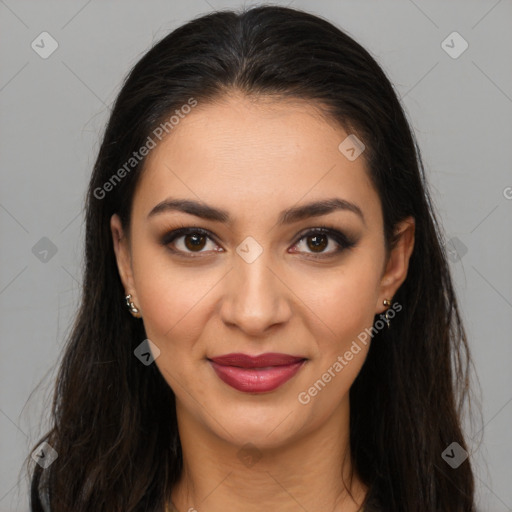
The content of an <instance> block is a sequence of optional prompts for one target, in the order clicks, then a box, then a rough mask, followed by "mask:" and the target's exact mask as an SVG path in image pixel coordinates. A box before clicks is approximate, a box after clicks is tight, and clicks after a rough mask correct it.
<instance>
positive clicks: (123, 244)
mask: <svg viewBox="0 0 512 512" xmlns="http://www.w3.org/2000/svg"><path fill="white" fill-rule="evenodd" d="M110 229H111V231H112V241H113V243H114V252H115V254H116V261H117V269H118V271H119V276H120V277H121V281H122V283H123V286H124V289H125V294H126V295H128V294H130V295H131V296H132V298H131V301H132V302H133V303H134V304H135V305H137V304H138V301H137V293H136V291H135V285H134V279H133V271H132V263H131V252H130V244H129V240H128V237H127V236H126V234H125V233H124V231H123V227H122V224H121V219H120V218H119V215H117V213H115V214H114V215H112V217H111V218H110ZM137 307H138V306H137ZM139 309H140V308H139Z"/></svg>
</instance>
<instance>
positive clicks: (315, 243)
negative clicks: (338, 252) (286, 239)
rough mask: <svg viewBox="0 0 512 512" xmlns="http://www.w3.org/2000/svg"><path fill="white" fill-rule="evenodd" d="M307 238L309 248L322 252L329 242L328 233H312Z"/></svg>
mask: <svg viewBox="0 0 512 512" xmlns="http://www.w3.org/2000/svg"><path fill="white" fill-rule="evenodd" d="M306 239H307V240H308V243H307V246H308V248H309V249H311V250H312V251H313V252H322V251H323V250H324V249H325V248H326V247H327V245H328V244H329V242H328V236H327V235H310V236H308V237H306ZM309 241H311V243H309Z"/></svg>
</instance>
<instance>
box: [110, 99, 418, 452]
mask: <svg viewBox="0 0 512 512" xmlns="http://www.w3.org/2000/svg"><path fill="white" fill-rule="evenodd" d="M347 135H348V134H347V133H345V132H344V131H343V129H342V128H341V127H339V126H337V125H335V124H334V123H332V122H328V121H327V120H326V119H325V118H323V117H322V116H321V115H320V114H319V113H318V111H317V110H315V109H314V108H313V106H311V105H310V104H308V103H305V102H304V103H302V102H295V103H290V102H283V101H280V102H279V103H278V102H272V101H261V100H259V101H256V100H254V99H252V100H249V99H247V98H244V97H242V96H236V95H234V96H232V97H230V98H229V99H225V100H223V101H222V102H218V103H215V104H207V105H206V104H205V105H201V104H199V105H198V106H197V107H196V108H195V109H194V110H193V111H192V112H191V113H190V114H188V115H187V116H186V117H185V118H184V119H182V120H181V121H180V123H179V125H178V126H177V127H175V128H174V130H173V131H172V132H171V134H170V135H169V136H168V137H167V138H166V139H163V141H162V142H161V143H160V144H159V145H158V146H157V147H156V148H155V149H153V150H152V151H151V153H150V154H149V155H148V158H147V160H146V164H145V171H144V174H143V175H142V177H141V180H140V181H139V184H138V187H137V189H136V192H135V196H134V199H133V206H132V221H131V226H130V233H129V237H127V236H125V235H127V234H128V233H123V231H122V228H121V224H120V221H119V218H118V217H117V215H114V216H113V217H112V221H111V227H112V233H113V239H114V246H115V250H116V257H117V262H118V267H119V272H120V276H121V279H122V281H123V284H124V286H125V290H126V292H127V293H131V294H132V300H133V302H134V303H135V304H136V306H137V307H138V309H139V310H140V313H141V315H142V321H143V322H144V327H145V329H146V333H147V337H148V338H149V339H150V340H151V341H152V342H153V343H154V344H155V345H156V346H157V347H158V348H159V350H160V355H159V356H158V357H157V359H156V360H155V364H156V365H157V366H158V368H159V370H160V372H161V373H162V375H163V377H164V378H165V379H166V381H167V382H168V383H169V386H171V388H172V389H173V391H174V393H175V395H176V402H177V411H178V418H179V421H181V424H182V425H183V424H186V423H187V422H188V423H189V424H194V425H195V426H200V428H201V429H203V430H204V431H205V432H209V433H211V434H214V435H215V436H216V437H217V438H220V439H224V440H226V441H227V442H230V443H236V444H240V445H243V444H245V443H247V442H252V443H254V444H256V445H258V446H260V447H264V446H268V447H272V446H278V445H282V444H283V443H286V442H289V441H291V440H293V439H299V438H300V437H301V436H305V435H307V434H308V432H311V431H312V430H314V429H316V428H318V427H320V426H321V425H322V424H324V423H326V422H327V421H328V420H329V419H331V418H336V417H338V416H340V415H341V414H343V413H346V411H347V405H348V391H349V389H350V386H351V384H352V383H353V381H354V379H355V377H356V376H357V374H358V372H359V370H360V369H361V367H362V365H363V363H364V361H365V357H366V355H367V352H368V349H369V346H370V342H371V337H369V336H368V335H366V343H364V342H363V341H362V340H363V339H364V338H365V336H364V335H362V333H364V332H365V329H368V330H369V329H370V328H371V327H372V325H373V322H374V315H376V314H378V313H382V312H384V311H385V309H386V307H385V306H383V299H384V298H388V299H391V298H392V297H393V295H394V293H395V292H396V290H397V289H398V287H399V286H400V284H401V283H402V282H403V280H404V279H405V277H406V272H407V264H408V260H409V256H410V253H411V251H412V240H413V227H414V226H413V223H412V222H408V223H406V222H404V223H403V225H401V226H400V227H399V229H400V230H401V233H403V234H402V236H401V238H400V242H399V243H398V244H397V246H396V248H395V249H394V250H393V251H392V252H391V254H389V255H388V254H386V251H385V244H384V235H383V219H382V212H381V205H380V201H379V197H378V194H377V192H376V190H375V189H374V188H373V185H372V183H371V181H370V179H369V176H368V173H367V169H366V164H365V160H364V153H363V154H362V155H361V156H359V157H358V158H356V159H355V160H353V161H351V160H349V159H348V158H347V157H346V156H345V155H344V154H343V153H342V152H341V151H340V150H339V149H338V146H339V145H340V143H341V142H342V141H343V140H344V139H345V138H346V137H347ZM173 200H186V201H189V202H190V203H188V206H189V207H190V206H194V205H195V204H198V205H199V206H203V209H202V210H199V209H197V208H196V210H195V214H193V213H192V210H191V209H188V212H186V211H183V209H181V208H180V206H179V205H176V204H175V205H174V207H173V206H172V205H171V204H170V203H168V204H167V205H166V201H167V202H169V201H173ZM327 201H330V203H327ZM317 202H318V203H322V204H321V205H319V206H317V207H316V208H309V209H308V208H305V207H306V206H307V205H310V204H312V203H317ZM155 207H156V209H155ZM205 207H208V208H206V209H205ZM185 209H187V208H185ZM213 210H215V211H213ZM286 212H287V213H286ZM315 213H316V215H315ZM206 217H208V218H206ZM178 229H180V230H181V231H179V232H177V231H176V230H178ZM397 314H399V313H397ZM366 332H368V331H366ZM141 341H142V340H141ZM354 343H355V344H354ZM269 353H270V354H274V355H275V354H281V355H282V356H279V357H278V356H275V357H272V356H269V357H266V358H265V357H263V358H260V359H259V360H258V359H251V357H250V356H252V357H253V358H254V357H255V356H260V355H262V354H269ZM229 354H244V355H246V356H248V357H243V356H239V355H238V356H234V357H233V358H231V359H230V358H227V359H226V360H221V359H216V358H219V357H220V356H223V355H229ZM350 354H352V355H351V356H350ZM286 356H287V357H286ZM213 359H216V361H212V360H213ZM336 363H337V364H336ZM251 366H252V368H250V367H251ZM319 381H321V383H319ZM315 383H316V386H315ZM315 390H316V391H315ZM180 418H181V419H180Z"/></svg>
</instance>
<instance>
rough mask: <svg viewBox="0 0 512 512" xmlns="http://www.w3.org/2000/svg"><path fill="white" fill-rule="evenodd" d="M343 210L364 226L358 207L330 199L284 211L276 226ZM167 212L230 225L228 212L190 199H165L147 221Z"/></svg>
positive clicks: (341, 200)
mask: <svg viewBox="0 0 512 512" xmlns="http://www.w3.org/2000/svg"><path fill="white" fill-rule="evenodd" d="M338 210H344V211H349V212H353V213H355V214H356V215H358V216H359V217H360V218H361V220H362V221H363V223H364V224H366V221H365V218H364V215H363V212H362V210H361V208H359V206H357V205H356V204H354V203H351V202H349V201H346V200H345V199H340V198H337V197H335V198H331V199H324V200H321V201H314V202H311V203H307V204H305V205H302V206H295V207H292V208H289V209H287V210H284V211H282V212H281V213H280V215H279V220H278V224H279V225H283V224H292V223H294V222H298V221H300V220H304V219H307V218H309V217H320V216H321V215H326V214H328V213H332V212H334V211H338ZM169 211H180V212H184V213H189V214H191V215H195V216H196V217H200V218H202V219H206V220H212V221H216V222H222V223H230V222H231V218H230V215H229V212H227V211H226V210H223V209H220V208H214V207H213V206H209V205H207V204H206V203H202V202H198V201H193V200H190V199H173V198H167V199H165V200H164V201H162V202H160V203H158V204H157V205H156V206H155V207H154V208H153V209H152V210H151V211H150V212H149V214H148V219H149V218H151V217H153V216H156V215H158V214H161V213H164V212H169Z"/></svg>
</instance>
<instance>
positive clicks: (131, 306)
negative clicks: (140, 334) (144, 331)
mask: <svg viewBox="0 0 512 512" xmlns="http://www.w3.org/2000/svg"><path fill="white" fill-rule="evenodd" d="M131 299H132V296H131V295H127V296H126V297H125V298H124V300H125V301H126V306H127V307H128V309H129V310H130V313H131V314H132V315H133V316H134V317H135V318H139V316H140V315H139V314H138V313H139V310H138V309H137V308H136V307H135V304H134V303H133V302H132V300H131Z"/></svg>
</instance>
